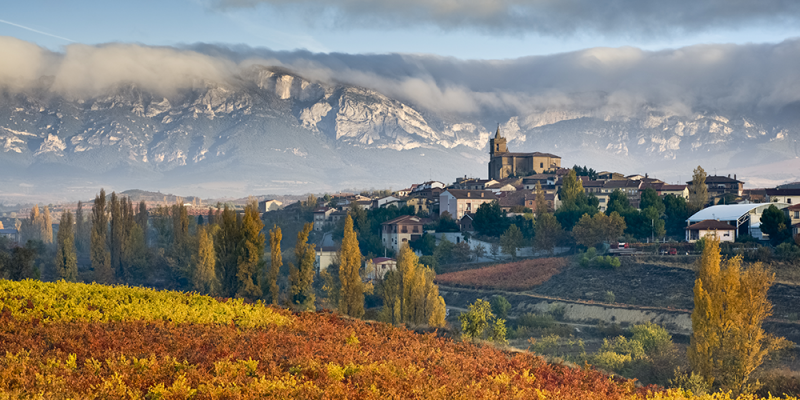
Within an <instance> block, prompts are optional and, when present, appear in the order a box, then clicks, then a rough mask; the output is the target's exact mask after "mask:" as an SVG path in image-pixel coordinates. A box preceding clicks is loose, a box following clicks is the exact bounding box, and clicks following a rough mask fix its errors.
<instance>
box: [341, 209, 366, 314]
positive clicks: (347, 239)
mask: <svg viewBox="0 0 800 400" xmlns="http://www.w3.org/2000/svg"><path fill="white" fill-rule="evenodd" d="M360 270H361V251H360V250H359V247H358V238H357V237H356V233H355V231H353V218H352V217H351V216H350V215H349V214H348V215H347V218H346V219H345V222H344V238H343V239H342V250H341V252H340V256H339V281H340V282H341V295H340V296H339V312H341V313H342V314H345V315H349V316H351V317H355V318H361V317H362V316H363V315H364V283H363V282H362V281H361V274H360Z"/></svg>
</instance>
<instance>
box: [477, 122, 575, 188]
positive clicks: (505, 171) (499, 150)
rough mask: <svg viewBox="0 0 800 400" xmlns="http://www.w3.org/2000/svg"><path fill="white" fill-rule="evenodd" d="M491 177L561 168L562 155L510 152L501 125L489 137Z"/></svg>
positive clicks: (521, 174) (539, 172) (503, 177)
mask: <svg viewBox="0 0 800 400" xmlns="http://www.w3.org/2000/svg"><path fill="white" fill-rule="evenodd" d="M489 146H490V147H489V155H490V157H491V159H490V160H489V179H494V180H500V179H505V178H508V177H510V176H526V175H532V174H541V173H544V172H547V171H551V170H555V169H558V168H561V157H559V156H557V155H554V154H550V153H540V152H538V151H537V152H533V153H509V152H508V147H507V145H506V139H505V138H504V137H502V136H500V127H497V133H496V134H495V135H494V139H489Z"/></svg>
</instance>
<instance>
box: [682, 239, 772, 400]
mask: <svg viewBox="0 0 800 400" xmlns="http://www.w3.org/2000/svg"><path fill="white" fill-rule="evenodd" d="M741 264H742V258H741V256H737V257H734V258H732V259H728V260H725V261H722V260H721V257H720V250H719V241H718V240H717V239H716V238H713V237H712V238H706V243H705V246H704V249H703V253H702V255H701V257H700V260H699V261H698V272H697V279H696V280H695V286H694V310H693V311H692V328H693V332H692V338H691V343H690V345H689V349H688V356H689V361H690V362H691V364H692V368H693V370H694V372H696V373H698V374H699V375H700V376H702V377H703V378H704V379H705V381H706V382H707V383H708V385H709V386H711V385H714V386H715V387H718V388H720V389H722V390H724V391H728V390H731V391H733V392H734V395H735V396H738V394H740V393H745V392H750V391H752V390H753V389H755V386H754V384H753V383H752V382H750V379H749V378H750V374H751V373H752V372H753V371H754V370H755V369H756V368H757V367H758V366H760V365H761V363H762V362H763V359H764V357H765V356H766V355H767V353H768V352H770V351H772V350H775V349H777V348H779V347H781V346H782V344H783V340H782V339H777V338H774V337H772V336H769V335H767V334H766V333H765V332H764V330H763V328H762V327H761V325H762V323H763V321H764V320H765V319H766V318H768V317H769V316H770V315H772V304H771V303H770V301H769V300H768V299H767V291H768V290H769V287H770V286H771V285H772V283H773V282H774V280H775V275H774V274H773V273H770V272H769V271H768V270H767V269H766V268H764V266H763V265H762V264H761V263H755V264H753V265H752V266H750V267H749V268H747V269H746V270H744V271H742V265H741Z"/></svg>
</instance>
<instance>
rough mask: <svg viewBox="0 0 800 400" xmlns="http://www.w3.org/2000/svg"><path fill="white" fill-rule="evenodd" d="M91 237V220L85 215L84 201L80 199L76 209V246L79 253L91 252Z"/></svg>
mask: <svg viewBox="0 0 800 400" xmlns="http://www.w3.org/2000/svg"><path fill="white" fill-rule="evenodd" d="M90 238H91V229H90V222H89V221H87V220H86V216H85V215H83V202H81V201H78V208H77V209H76V210H75V248H76V249H77V251H78V253H80V254H86V253H88V252H89V240H90Z"/></svg>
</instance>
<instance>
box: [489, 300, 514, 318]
mask: <svg viewBox="0 0 800 400" xmlns="http://www.w3.org/2000/svg"><path fill="white" fill-rule="evenodd" d="M490 303H491V305H492V312H493V313H494V314H495V315H497V317H498V318H506V317H507V316H508V312H509V311H510V310H511V303H509V302H508V300H506V298H505V297H503V296H494V297H492V300H491V302H490Z"/></svg>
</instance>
